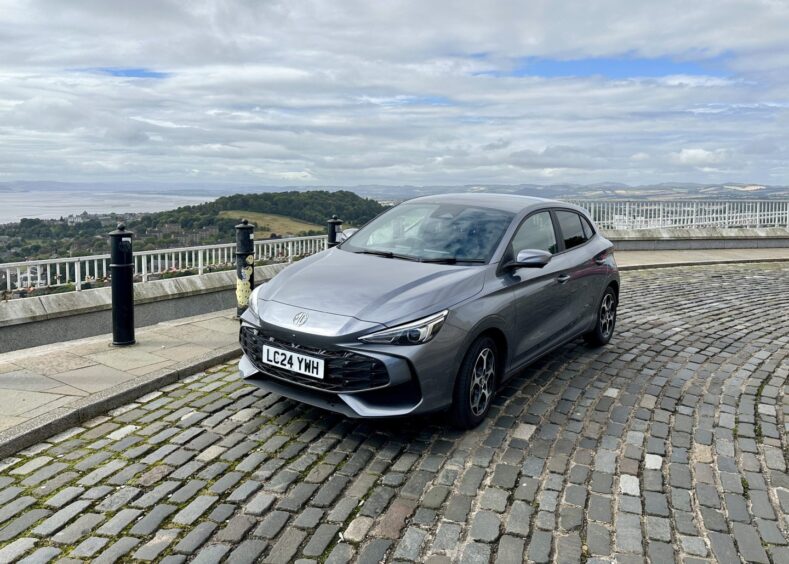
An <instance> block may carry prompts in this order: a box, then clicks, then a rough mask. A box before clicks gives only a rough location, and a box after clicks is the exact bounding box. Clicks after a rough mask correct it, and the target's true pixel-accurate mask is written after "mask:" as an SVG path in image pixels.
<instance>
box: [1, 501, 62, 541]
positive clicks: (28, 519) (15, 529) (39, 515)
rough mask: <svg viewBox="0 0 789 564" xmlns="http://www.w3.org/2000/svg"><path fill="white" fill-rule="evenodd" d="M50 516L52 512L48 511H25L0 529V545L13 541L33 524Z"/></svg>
mask: <svg viewBox="0 0 789 564" xmlns="http://www.w3.org/2000/svg"><path fill="white" fill-rule="evenodd" d="M51 514H52V512H51V511H49V510H48V509H31V510H29V511H25V512H24V513H22V514H21V515H19V517H17V518H16V519H14V520H13V521H9V522H8V523H7V524H6V525H4V526H2V527H0V543H5V542H6V541H10V540H12V539H15V538H16V537H18V536H19V535H21V534H22V533H24V532H25V531H27V530H28V529H29V528H30V527H31V526H32V525H33V524H35V523H37V522H38V521H40V520H41V519H44V518H45V517H48V516H49V515H51Z"/></svg>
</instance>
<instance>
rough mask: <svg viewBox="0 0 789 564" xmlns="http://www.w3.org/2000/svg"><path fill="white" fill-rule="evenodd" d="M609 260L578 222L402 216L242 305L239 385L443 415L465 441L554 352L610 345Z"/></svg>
mask: <svg viewBox="0 0 789 564" xmlns="http://www.w3.org/2000/svg"><path fill="white" fill-rule="evenodd" d="M618 296H619V274H618V272H617V267H616V263H615V262H614V256H613V246H612V244H611V242H610V241H608V240H607V239H605V238H604V237H603V236H602V235H601V234H600V233H599V231H597V229H595V227H594V224H593V223H592V221H591V220H590V219H589V217H588V215H587V214H586V212H585V211H584V210H583V209H581V208H578V207H576V206H573V205H570V204H566V203H562V202H556V201H551V200H544V199H539V198H529V197H524V196H511V195H498V194H457V195H441V196H428V197H424V198H416V199H414V200H410V201H407V202H405V203H402V204H400V205H398V206H396V207H394V208H392V209H390V210H388V211H386V212H385V213H383V214H381V215H379V216H378V217H377V218H375V219H374V220H372V221H371V222H369V223H368V224H367V225H365V226H364V227H362V228H361V229H359V230H358V231H357V232H355V233H354V234H353V235H352V236H350V237H348V238H347V239H346V240H344V241H343V242H342V243H341V244H340V245H338V246H336V247H334V248H331V249H328V250H326V251H323V252H321V253H318V254H316V255H313V256H310V257H308V258H305V259H303V260H301V261H299V262H297V263H295V264H293V265H291V266H289V267H288V268H286V269H285V270H284V271H282V272H281V273H280V274H278V275H277V276H276V277H275V278H274V279H273V280H271V281H270V282H268V283H267V284H263V285H261V286H259V287H258V288H257V289H255V290H254V291H253V292H252V295H251V297H250V301H249V308H248V309H247V310H246V312H245V313H244V314H243V316H242V317H241V330H240V331H241V332H240V341H241V346H242V349H243V352H244V355H243V357H242V359H241V362H240V365H239V368H240V371H241V373H242V375H243V377H244V378H246V379H248V381H249V382H251V383H253V384H256V385H257V386H260V387H261V388H263V389H266V390H269V391H272V392H274V393H277V394H280V395H283V396H286V397H288V398H292V399H295V400H298V401H301V402H304V403H307V404H310V405H314V406H319V407H321V408H325V409H328V410H332V411H336V412H339V413H343V414H345V415H346V416H349V417H394V416H404V415H410V414H417V413H425V412H430V411H436V410H448V411H449V413H450V418H451V420H452V422H453V423H454V424H455V425H457V426H459V427H461V428H471V427H474V426H476V425H477V424H479V422H480V421H482V419H483V418H484V417H485V414H486V413H487V411H488V409H489V408H490V404H491V401H492V398H493V396H494V394H495V393H496V389H497V387H499V386H500V385H501V383H502V382H504V381H505V380H507V379H508V378H510V377H511V376H512V375H513V374H515V373H516V372H518V371H519V370H520V369H522V368H523V367H524V366H526V365H527V364H529V363H530V362H532V361H534V360H535V359H536V358H538V357H540V356H541V355H544V354H545V353H547V352H549V351H551V350H552V349H555V348H556V347H558V346H560V345H562V344H564V343H566V342H568V341H570V340H572V339H575V338H577V337H580V336H583V337H585V338H586V340H587V341H588V342H589V343H590V344H592V345H597V346H600V345H604V344H606V343H608V341H609V340H610V339H611V335H612V333H613V331H614V324H615V323H616V308H617V303H618Z"/></svg>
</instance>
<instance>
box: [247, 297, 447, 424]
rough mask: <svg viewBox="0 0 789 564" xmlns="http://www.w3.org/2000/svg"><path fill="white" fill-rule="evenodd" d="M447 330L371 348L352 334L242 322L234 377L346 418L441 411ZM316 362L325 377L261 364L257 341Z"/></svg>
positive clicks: (251, 318) (250, 317) (249, 316)
mask: <svg viewBox="0 0 789 564" xmlns="http://www.w3.org/2000/svg"><path fill="white" fill-rule="evenodd" d="M453 333H454V329H453V328H451V327H448V326H445V327H443V328H442V330H441V332H439V335H438V336H437V337H436V338H435V339H433V340H432V341H430V342H429V343H426V344H425V345H418V346H392V345H388V346H387V345H370V344H364V343H359V342H358V341H357V340H356V338H355V337H356V336H355V335H354V336H353V337H350V336H345V337H337V336H332V337H328V336H322V335H314V334H308V333H298V332H294V331H293V330H292V329H290V328H288V329H285V328H281V327H277V326H272V325H268V324H266V323H264V322H260V320H258V319H257V318H256V317H255V316H254V315H253V314H251V312H249V311H247V312H245V314H244V315H243V316H242V323H241V329H240V332H239V341H240V343H241V348H242V350H243V352H244V356H243V357H242V359H241V362H240V363H239V371H240V372H241V375H242V376H243V377H244V378H245V379H246V380H247V381H248V382H249V383H251V384H254V385H256V386H258V387H260V388H262V389H265V390H267V391H270V392H273V393H276V394H278V395H282V396H285V397H288V398H291V399H294V400H296V401H300V402H303V403H306V404H309V405H313V406H316V407H320V408H323V409H327V410H330V411H334V412H338V413H342V414H344V415H346V416H348V417H355V418H359V417H375V418H378V417H399V416H404V415H411V414H417V413H424V412H430V411H435V410H438V409H442V408H444V407H446V406H448V405H449V404H450V403H451V400H452V386H453V384H454V375H455V374H456V373H457V369H456V368H455V367H454V356H455V354H456V352H457V345H456V342H457V340H454V341H453V338H454V339H457V335H453ZM264 342H265V343H266V344H270V345H272V346H276V347H279V348H284V349H286V350H292V351H293V352H300V353H302V354H306V355H309V356H315V357H318V358H322V359H323V360H324V362H325V376H324V379H323V380H317V379H314V378H312V377H309V376H301V375H299V374H296V373H293V372H291V371H287V370H284V369H281V368H276V367H271V366H269V365H266V364H263V363H262V362H261V361H260V356H261V351H262V345H263V343H264Z"/></svg>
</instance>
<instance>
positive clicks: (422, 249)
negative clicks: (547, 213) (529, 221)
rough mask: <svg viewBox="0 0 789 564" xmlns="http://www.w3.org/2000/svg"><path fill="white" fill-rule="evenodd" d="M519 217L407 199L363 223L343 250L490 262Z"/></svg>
mask: <svg viewBox="0 0 789 564" xmlns="http://www.w3.org/2000/svg"><path fill="white" fill-rule="evenodd" d="M514 216H515V214H513V213H510V212H506V211H502V210H496V209H489V208H481V207H475V206H467V205H462V204H440V203H413V204H409V203H405V204H400V205H399V206H397V207H395V208H393V209H391V210H390V211H388V212H386V213H385V214H383V215H381V216H379V217H377V218H376V219H374V220H373V221H371V222H370V223H368V224H367V225H365V226H364V227H362V228H361V229H360V230H359V231H358V232H356V233H355V234H354V235H353V237H351V238H350V239H348V240H347V241H346V242H344V243H343V244H342V245H341V247H340V248H342V249H343V250H345V251H350V252H353V253H369V254H376V255H381V256H386V257H389V258H399V259H404V260H415V261H422V262H438V263H448V264H453V263H456V262H471V263H485V262H487V261H488V260H489V259H490V256H491V255H492V254H493V251H494V250H495V249H496V245H498V243H499V241H500V240H501V237H502V236H503V235H504V231H505V230H506V229H507V227H508V226H509V224H510V222H512V218H513V217H514Z"/></svg>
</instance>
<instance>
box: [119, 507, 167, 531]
mask: <svg viewBox="0 0 789 564" xmlns="http://www.w3.org/2000/svg"><path fill="white" fill-rule="evenodd" d="M177 510H178V508H177V507H176V506H174V505H167V504H161V505H157V506H156V507H154V508H153V509H151V510H150V511H148V512H147V513H146V514H145V516H144V517H143V518H142V519H140V520H139V521H137V522H136V523H135V524H134V526H133V527H132V528H131V530H130V531H129V532H130V533H131V534H132V535H139V536H146V535H150V534H151V533H153V532H154V531H156V529H158V528H159V525H160V524H161V523H162V521H164V520H165V519H166V518H167V517H168V516H170V515H171V514H172V513H174V512H175V511H177Z"/></svg>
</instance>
